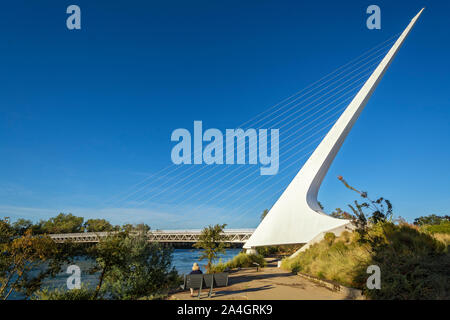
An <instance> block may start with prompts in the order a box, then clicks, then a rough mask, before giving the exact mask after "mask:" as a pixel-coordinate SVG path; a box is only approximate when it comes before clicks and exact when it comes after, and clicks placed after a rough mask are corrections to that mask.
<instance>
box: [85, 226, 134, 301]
mask: <svg viewBox="0 0 450 320" xmlns="http://www.w3.org/2000/svg"><path fill="white" fill-rule="evenodd" d="M128 236H129V233H128V232H127V231H120V232H117V233H112V234H109V235H108V236H107V237H105V238H102V239H101V240H100V241H99V242H98V243H97V245H95V246H93V247H90V248H89V249H88V250H87V253H88V255H89V256H91V257H92V258H94V259H95V261H96V265H95V266H94V267H92V268H91V270H90V272H91V273H96V272H100V275H99V280H98V284H97V287H96V288H95V292H94V297H93V298H94V299H97V298H98V295H99V293H100V290H101V289H102V285H103V280H104V279H105V277H107V276H108V274H109V273H110V272H111V271H112V269H113V268H114V267H122V266H123V265H125V263H126V261H127V257H126V256H127V252H126V248H124V243H125V239H126V238H127V237H128Z"/></svg>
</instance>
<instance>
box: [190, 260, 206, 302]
mask: <svg viewBox="0 0 450 320" xmlns="http://www.w3.org/2000/svg"><path fill="white" fill-rule="evenodd" d="M202 273H203V272H202V270H200V267H199V266H198V263H197V262H194V264H193V265H192V271H191V272H190V273H189V274H202ZM193 296H194V289H192V288H191V297H193Z"/></svg>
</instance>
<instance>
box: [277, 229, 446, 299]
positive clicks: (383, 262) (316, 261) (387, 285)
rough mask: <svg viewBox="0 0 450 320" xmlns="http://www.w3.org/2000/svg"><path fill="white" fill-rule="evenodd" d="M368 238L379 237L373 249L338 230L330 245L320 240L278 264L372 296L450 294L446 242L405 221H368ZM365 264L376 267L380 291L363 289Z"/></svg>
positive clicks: (437, 296)
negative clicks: (379, 271)
mask: <svg viewBox="0 0 450 320" xmlns="http://www.w3.org/2000/svg"><path fill="white" fill-rule="evenodd" d="M368 236H369V237H371V238H377V239H378V242H377V243H378V246H377V247H371V245H370V244H369V243H367V242H361V241H360V240H361V239H360V235H359V234H358V233H356V232H354V233H352V234H346V233H343V234H342V235H341V236H340V237H337V238H336V239H335V241H334V242H333V243H332V244H331V245H330V242H329V241H327V239H324V240H322V241H321V242H319V243H316V244H314V245H312V246H311V247H310V248H308V250H305V251H304V252H301V253H300V254H299V255H297V256H296V257H295V258H292V259H285V260H283V261H282V267H283V268H284V269H288V270H291V271H293V272H303V273H307V274H310V275H312V276H315V277H318V278H323V279H328V280H334V281H336V282H339V283H341V284H343V285H346V286H351V287H354V288H359V289H362V290H363V291H364V294H365V295H366V296H367V297H368V298H371V299H449V298H450V294H449V292H450V283H449V281H448V270H450V255H449V252H448V247H447V245H446V244H444V243H443V242H441V241H439V240H437V239H436V238H435V237H434V236H432V235H430V234H428V233H425V232H422V231H420V230H417V229H415V228H411V227H410V226H408V225H401V226H397V225H394V224H393V223H390V222H383V223H378V224H375V225H372V226H371V227H370V228H369V230H368ZM369 265H378V266H379V267H380V270H381V289H380V290H368V289H367V288H366V280H367V277H368V274H367V273H366V270H367V267H368V266H369Z"/></svg>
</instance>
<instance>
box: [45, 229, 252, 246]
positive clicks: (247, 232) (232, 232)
mask: <svg viewBox="0 0 450 320" xmlns="http://www.w3.org/2000/svg"><path fill="white" fill-rule="evenodd" d="M253 231H254V229H229V230H225V231H224V232H223V235H225V236H226V240H225V241H224V242H227V243H236V244H240V243H242V244H243V243H245V242H246V241H247V240H248V239H249V238H250V236H251V235H252V233H253ZM108 234H110V233H109V232H83V233H60V234H49V236H50V238H52V239H53V241H55V242H57V243H63V242H66V241H71V242H75V243H95V242H99V241H100V239H102V238H105V237H107V236H108ZM200 234H201V230H156V231H150V232H149V233H148V240H149V241H150V242H159V243H195V242H197V241H198V240H199V236H200Z"/></svg>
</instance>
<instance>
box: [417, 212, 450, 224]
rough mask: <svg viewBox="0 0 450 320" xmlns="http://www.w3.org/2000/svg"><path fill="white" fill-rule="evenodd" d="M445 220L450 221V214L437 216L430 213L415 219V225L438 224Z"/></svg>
mask: <svg viewBox="0 0 450 320" xmlns="http://www.w3.org/2000/svg"><path fill="white" fill-rule="evenodd" d="M443 221H447V222H448V221H450V216H437V215H435V214H430V215H428V216H423V217H419V218H416V219H414V225H416V226H423V225H437V224H441V222H443Z"/></svg>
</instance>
